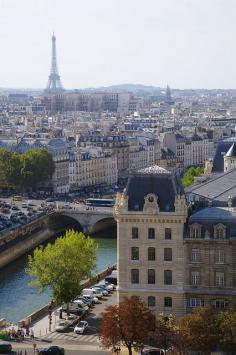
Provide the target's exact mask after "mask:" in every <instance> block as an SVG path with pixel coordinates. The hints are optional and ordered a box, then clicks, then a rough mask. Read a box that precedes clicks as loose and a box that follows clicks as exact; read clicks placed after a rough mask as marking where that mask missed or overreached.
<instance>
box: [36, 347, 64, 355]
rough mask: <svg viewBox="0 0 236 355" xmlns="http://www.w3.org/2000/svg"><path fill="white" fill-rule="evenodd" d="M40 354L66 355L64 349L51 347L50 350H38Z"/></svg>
mask: <svg viewBox="0 0 236 355" xmlns="http://www.w3.org/2000/svg"><path fill="white" fill-rule="evenodd" d="M37 352H38V354H41V355H49V354H50V355H64V354H65V350H64V348H60V347H59V346H49V348H44V349H38V350H37Z"/></svg>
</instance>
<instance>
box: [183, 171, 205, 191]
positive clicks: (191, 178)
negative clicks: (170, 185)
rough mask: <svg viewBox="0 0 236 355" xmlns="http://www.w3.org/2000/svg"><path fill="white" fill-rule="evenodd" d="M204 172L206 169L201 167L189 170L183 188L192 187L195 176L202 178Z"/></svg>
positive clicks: (184, 178) (184, 177)
mask: <svg viewBox="0 0 236 355" xmlns="http://www.w3.org/2000/svg"><path fill="white" fill-rule="evenodd" d="M203 172H204V169H203V168H202V167H200V166H198V167H196V168H194V167H192V168H189V169H188V170H187V171H186V172H185V174H184V176H183V178H182V180H181V183H182V185H183V187H188V186H190V185H192V184H193V182H194V176H200V175H201V174H203Z"/></svg>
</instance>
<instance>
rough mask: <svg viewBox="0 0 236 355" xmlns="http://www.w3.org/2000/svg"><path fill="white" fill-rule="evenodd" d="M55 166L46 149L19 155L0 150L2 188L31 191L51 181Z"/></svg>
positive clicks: (0, 180) (0, 182)
mask: <svg viewBox="0 0 236 355" xmlns="http://www.w3.org/2000/svg"><path fill="white" fill-rule="evenodd" d="M54 169H55V166H54V162H53V159H52V156H51V154H50V153H49V152H48V151H47V150H46V149H38V150H36V149H31V150H28V151H27V152H25V153H24V154H19V153H15V152H12V151H10V150H7V149H5V148H0V186H1V187H7V188H9V187H12V188H14V189H19V188H20V189H22V188H25V189H29V188H34V187H37V186H38V185H39V184H41V183H44V182H47V181H48V180H50V179H51V177H52V174H53V172H54Z"/></svg>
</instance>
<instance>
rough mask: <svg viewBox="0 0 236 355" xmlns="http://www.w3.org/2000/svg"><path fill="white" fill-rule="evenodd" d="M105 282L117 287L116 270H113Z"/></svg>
mask: <svg viewBox="0 0 236 355" xmlns="http://www.w3.org/2000/svg"><path fill="white" fill-rule="evenodd" d="M105 281H107V282H109V283H111V284H113V285H117V270H113V271H112V273H111V274H110V275H108V276H107V277H106V278H105Z"/></svg>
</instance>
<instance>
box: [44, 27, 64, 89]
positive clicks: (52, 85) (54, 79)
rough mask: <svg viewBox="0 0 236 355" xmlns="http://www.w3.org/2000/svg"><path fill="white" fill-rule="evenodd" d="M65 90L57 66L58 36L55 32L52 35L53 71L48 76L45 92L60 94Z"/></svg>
mask: <svg viewBox="0 0 236 355" xmlns="http://www.w3.org/2000/svg"><path fill="white" fill-rule="evenodd" d="M62 92H64V89H63V87H62V83H61V79H60V75H59V73H58V68H57V54H56V36H55V35H54V33H53V36H52V62H51V71H50V75H49V77H48V84H47V88H46V89H45V93H52V94H58V93H62Z"/></svg>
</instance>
